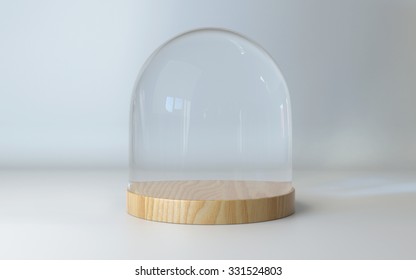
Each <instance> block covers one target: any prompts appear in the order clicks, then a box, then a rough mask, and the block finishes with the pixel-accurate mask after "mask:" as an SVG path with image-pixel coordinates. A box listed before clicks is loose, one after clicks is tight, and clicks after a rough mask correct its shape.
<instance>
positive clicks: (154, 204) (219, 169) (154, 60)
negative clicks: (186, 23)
mask: <svg viewBox="0 0 416 280" xmlns="http://www.w3.org/2000/svg"><path fill="white" fill-rule="evenodd" d="M291 133H292V132H291V112H290V99H289V92H288V89H287V86H286V82H285V80H284V78H283V76H282V74H281V72H280V70H279V68H278V67H277V65H276V63H275V62H274V61H273V59H272V58H271V56H270V55H269V54H268V53H267V52H266V51H265V50H264V49H263V48H261V47H260V46H259V45H257V44H256V43H254V42H253V41H251V40H248V39H246V38H245V37H243V36H241V35H239V34H236V33H234V32H231V31H227V30H222V29H200V30H195V31H191V32H187V33H184V34H181V35H179V36H177V37H175V38H173V39H171V40H170V41H168V42H167V43H165V44H164V45H162V46H161V47H160V48H158V49H157V50H156V51H155V52H154V53H153V54H152V55H151V56H150V58H149V59H148V60H147V62H146V63H145V65H144V66H143V68H142V71H141V73H140V74H139V77H138V79H137V81H136V85H135V87H134V90H133V96H132V101H131V112H130V154H129V155H130V184H129V187H128V212H129V213H130V214H132V215H134V216H138V217H141V218H145V219H149V220H156V221H164V222H174V223H190V224H228V223H246V222H257V221H265V220H271V219H276V218H281V217H284V216H287V215H290V214H292V213H293V211H294V189H293V187H292V184H291V181H292V154H291V149H292V146H291V145H292V144H291V143H292V140H291Z"/></svg>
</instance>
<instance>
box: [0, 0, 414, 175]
mask: <svg viewBox="0 0 416 280" xmlns="http://www.w3.org/2000/svg"><path fill="white" fill-rule="evenodd" d="M208 26H212V27H224V28H228V29H232V30H235V31H237V32H239V33H242V34H245V35H246V36H248V37H250V38H252V39H254V40H255V41H257V42H258V43H260V44H261V45H263V46H264V48H265V49H266V50H267V51H268V52H270V54H271V55H272V56H273V57H274V58H275V60H276V61H277V62H278V64H279V65H280V67H281V70H282V72H283V74H284V75H285V77H286V79H287V82H288V86H289V89H290V90H291V97H292V110H293V126H294V127H293V148H294V150H293V154H294V165H295V167H297V168H302V167H307V168H378V167H384V168H416V110H415V109H414V107H415V105H416V1H405V0H399V1H387V0H364V1H347V0H345V1H331V0H327V1H324V0H315V1H306V0H305V1H299V0H292V1H283V0H280V1H241V0H240V1H221V0H211V1H191V0H189V1H185V0H177V1H168V0H166V1H151V0H148V1H97V0H91V1H79V0H73V1H41V0H39V1H29V0H20V1H19V0H16V1H4V0H1V1H0V167H1V168H8V167H113V166H114V167H116V166H120V167H125V166H127V162H128V150H127V149H128V145H127V144H128V113H129V102H130V95H131V90H132V87H133V83H134V80H135V78H136V75H137V74H138V72H139V70H140V67H141V65H142V64H143V62H144V61H145V59H146V58H147V57H148V56H149V55H150V54H151V53H152V51H153V50H154V49H155V48H157V47H158V46H159V45H160V44H162V43H163V42H165V41H166V40H168V39H170V38H171V37H173V36H175V35H177V34H178V33H182V32H184V31H187V30H190V29H194V28H200V27H208Z"/></svg>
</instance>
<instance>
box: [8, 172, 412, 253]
mask: <svg viewBox="0 0 416 280" xmlns="http://www.w3.org/2000/svg"><path fill="white" fill-rule="evenodd" d="M127 181H128V172H127V170H117V169H108V170H105V169H102V170H51V169H41V170H23V169H21V170H19V169H15V170H1V171H0V259H416V174H411V173H409V172H375V171H372V172H365V171H361V172H347V171H343V172H341V171H338V172H334V171H295V173H294V186H295V188H296V213H295V214H294V215H292V216H290V217H287V218H284V219H281V220H276V221H271V222H264V223H255V224H245V225H225V226H195V225H175V224H166V223H157V222H149V221H144V220H141V219H138V218H134V217H132V216H129V215H128V214H127V213H126V204H125V195H126V185H127Z"/></svg>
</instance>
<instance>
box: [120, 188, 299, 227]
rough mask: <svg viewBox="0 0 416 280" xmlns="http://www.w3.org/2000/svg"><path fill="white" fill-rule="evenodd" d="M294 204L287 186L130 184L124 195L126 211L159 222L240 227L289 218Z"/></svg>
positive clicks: (292, 189)
mask: <svg viewBox="0 0 416 280" xmlns="http://www.w3.org/2000/svg"><path fill="white" fill-rule="evenodd" d="M294 200H295V190H294V188H293V187H292V186H291V184H290V183H288V182H283V183H278V182H255V181H161V182H134V183H131V184H130V186H129V190H128V192H127V211H128V213H129V214H131V215H133V216H136V217H139V218H142V219H146V220H152V221H159V222H168V223H178V224H240V223H253V222H262V221H268V220H274V219H279V218H283V217H286V216H289V215H291V214H293V213H294V210H295V209H294Z"/></svg>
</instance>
